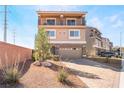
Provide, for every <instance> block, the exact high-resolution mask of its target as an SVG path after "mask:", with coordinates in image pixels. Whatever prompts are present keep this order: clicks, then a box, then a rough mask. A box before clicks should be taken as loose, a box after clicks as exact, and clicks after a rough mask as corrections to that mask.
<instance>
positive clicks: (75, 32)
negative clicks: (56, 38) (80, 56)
mask: <svg viewBox="0 0 124 93" xmlns="http://www.w3.org/2000/svg"><path fill="white" fill-rule="evenodd" d="M69 39H80V30H69Z"/></svg>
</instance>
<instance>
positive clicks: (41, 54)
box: [35, 28, 50, 61]
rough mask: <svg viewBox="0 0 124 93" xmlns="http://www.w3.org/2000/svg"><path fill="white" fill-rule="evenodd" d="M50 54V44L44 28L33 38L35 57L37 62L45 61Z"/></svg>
mask: <svg viewBox="0 0 124 93" xmlns="http://www.w3.org/2000/svg"><path fill="white" fill-rule="evenodd" d="M49 53H50V44H49V40H48V36H47V33H46V31H45V29H44V28H41V29H39V31H38V33H37V34H36V36H35V54H36V55H35V56H36V59H37V60H41V59H42V60H43V61H44V60H46V59H47V55H48V54H49Z"/></svg>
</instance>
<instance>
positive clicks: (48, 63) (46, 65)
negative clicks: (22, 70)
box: [41, 62, 52, 67]
mask: <svg viewBox="0 0 124 93" xmlns="http://www.w3.org/2000/svg"><path fill="white" fill-rule="evenodd" d="M41 64H42V66H45V67H51V66H52V64H51V63H50V62H42V63H41Z"/></svg>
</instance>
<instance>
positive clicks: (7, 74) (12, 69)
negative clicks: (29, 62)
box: [0, 57, 25, 85]
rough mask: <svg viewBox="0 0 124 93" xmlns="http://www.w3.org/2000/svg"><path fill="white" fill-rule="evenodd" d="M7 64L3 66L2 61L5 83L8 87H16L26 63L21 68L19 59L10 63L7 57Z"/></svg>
mask: <svg viewBox="0 0 124 93" xmlns="http://www.w3.org/2000/svg"><path fill="white" fill-rule="evenodd" d="M5 59H6V60H5V63H4V64H3V63H2V61H1V59H0V65H1V70H2V77H3V83H4V84H8V85H15V84H17V83H18V82H19V79H20V78H21V76H22V71H23V69H24V65H25V61H24V63H23V64H22V66H21V67H19V66H20V61H19V59H17V60H16V59H14V60H13V62H10V61H8V57H5Z"/></svg>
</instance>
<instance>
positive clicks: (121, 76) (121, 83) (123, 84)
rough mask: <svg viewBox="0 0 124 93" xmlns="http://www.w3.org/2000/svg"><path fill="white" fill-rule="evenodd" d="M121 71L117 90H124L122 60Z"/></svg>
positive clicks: (123, 63)
mask: <svg viewBox="0 0 124 93" xmlns="http://www.w3.org/2000/svg"><path fill="white" fill-rule="evenodd" d="M122 66H123V68H122V70H121V72H120V84H119V88H124V59H123V60H122Z"/></svg>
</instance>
